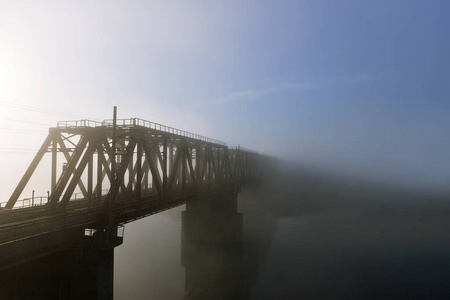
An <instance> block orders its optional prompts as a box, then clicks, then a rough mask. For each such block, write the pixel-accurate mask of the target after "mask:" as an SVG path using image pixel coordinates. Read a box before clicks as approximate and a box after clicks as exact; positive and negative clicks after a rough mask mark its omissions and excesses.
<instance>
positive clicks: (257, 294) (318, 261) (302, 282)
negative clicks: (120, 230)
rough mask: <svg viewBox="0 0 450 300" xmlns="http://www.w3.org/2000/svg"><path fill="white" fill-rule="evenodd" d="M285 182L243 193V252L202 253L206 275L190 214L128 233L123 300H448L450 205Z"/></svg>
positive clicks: (119, 274) (212, 249) (120, 287)
mask: <svg viewBox="0 0 450 300" xmlns="http://www.w3.org/2000/svg"><path fill="white" fill-rule="evenodd" d="M285 175H286V176H280V177H279V178H278V179H277V180H276V182H270V183H267V182H264V181H263V183H260V184H258V185H255V184H252V185H247V186H244V187H243V188H242V191H241V192H240V193H239V195H238V210H239V212H241V213H242V217H243V234H242V243H239V245H238V246H237V247H238V248H239V249H238V250H236V249H234V248H227V246H226V245H225V244H223V243H222V244H220V243H219V244H217V243H214V245H206V246H205V245H204V244H202V245H201V249H200V248H199V249H198V251H199V252H200V253H201V259H200V260H197V262H198V264H201V266H198V267H196V266H195V265H194V266H193V264H192V263H188V262H186V261H184V262H182V242H181V240H182V218H181V214H182V211H184V210H185V206H182V207H178V208H174V209H172V210H169V211H166V212H163V213H160V214H157V215H154V216H151V217H147V218H145V219H142V220H139V221H136V222H133V223H130V224H127V225H126V228H125V238H124V244H123V245H121V246H119V247H118V248H116V252H115V292H114V294H115V299H119V300H120V299H448V298H450V284H449V282H450V231H449V229H450V217H449V216H450V205H448V203H447V202H446V200H449V198H446V197H445V196H441V195H438V196H435V195H433V194H432V193H429V192H428V193H423V192H422V193H421V192H417V191H412V190H399V189H393V188H388V187H386V186H375V185H370V184H369V185H368V184H363V183H361V182H353V181H352V182H349V181H336V180H334V181H333V180H331V181H330V180H325V179H323V178H320V177H317V176H316V177H314V176H312V175H307V176H306V175H304V174H298V173H295V174H292V173H290V174H285ZM219 248H220V249H222V248H223V249H225V248H227V249H228V250H229V249H231V250H229V251H228V250H223V249H222V250H220V249H219ZM205 249H207V250H205ZM218 249H219V250H218ZM183 265H184V266H183ZM186 266H187V268H186ZM193 278H194V279H193ZM193 291H195V292H193Z"/></svg>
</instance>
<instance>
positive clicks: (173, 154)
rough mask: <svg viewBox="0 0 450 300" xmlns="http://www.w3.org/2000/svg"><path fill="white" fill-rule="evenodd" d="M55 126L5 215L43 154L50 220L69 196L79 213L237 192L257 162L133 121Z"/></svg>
mask: <svg viewBox="0 0 450 300" xmlns="http://www.w3.org/2000/svg"><path fill="white" fill-rule="evenodd" d="M58 124H59V126H58V127H54V128H50V130H49V134H48V136H47V138H46V139H45V141H44V143H43V144H42V146H41V148H40V149H39V151H38V153H37V154H36V157H35V158H34V159H33V161H32V163H31V164H30V166H29V167H28V169H27V171H26V172H25V174H24V176H23V178H22V180H21V181H20V182H19V184H18V186H17V187H16V189H15V190H14V192H13V194H12V195H11V197H10V199H9V201H8V203H7V204H6V208H7V209H12V208H14V207H15V205H16V202H17V200H18V199H19V197H20V195H21V193H22V192H23V190H24V188H25V186H26V185H27V183H28V181H29V180H30V178H31V177H32V175H33V172H34V171H35V169H36V168H37V166H38V165H39V163H40V162H41V161H42V158H43V156H44V155H45V153H47V152H49V153H50V154H51V156H52V159H51V166H50V168H49V169H50V172H51V174H49V178H50V179H51V187H50V190H51V192H50V195H49V199H48V203H46V204H45V205H46V206H45V210H47V211H48V213H50V214H51V213H53V212H59V213H61V212H64V211H65V210H66V208H67V207H68V203H69V202H71V201H73V200H74V199H73V195H74V193H75V192H80V193H81V194H82V195H83V199H82V200H86V201H84V202H83V203H85V204H84V205H85V206H86V207H94V208H96V209H101V208H102V207H103V208H105V210H111V209H114V206H115V205H120V207H127V206H126V204H127V203H128V202H129V203H132V204H133V208H134V209H139V208H140V206H141V205H142V203H143V202H142V199H144V198H146V197H149V196H151V197H155V199H157V201H158V203H161V204H164V203H166V204H165V205H169V203H170V202H171V201H175V200H176V201H180V199H181V198H182V197H183V195H188V194H189V195H191V196H192V194H193V193H194V194H195V193H199V194H200V193H201V192H205V191H213V190H219V189H221V188H232V187H239V185H240V184H241V183H242V182H244V181H246V180H248V179H250V178H251V177H252V176H253V175H255V174H256V172H257V168H258V162H259V159H260V158H259V154H258V153H256V152H254V151H249V150H246V149H241V148H234V149H232V148H228V147H227V146H226V144H225V143H223V142H220V141H217V140H213V139H208V138H205V137H202V136H199V135H195V134H191V133H187V132H185V131H181V130H178V129H173V128H171V127H167V126H163V125H159V124H156V123H152V122H148V121H143V120H141V119H129V120H125V121H123V120H118V121H117V126H116V127H114V126H111V123H110V121H104V122H102V123H99V122H93V121H87V120H81V121H70V122H60V123H58ZM61 167H62V168H61ZM61 169H62V170H61ZM104 189H108V190H109V191H108V193H107V194H106V195H105V194H102V191H103V190H104ZM180 195H181V196H180ZM180 197H181V198H180ZM79 200H80V199H79ZM180 203H181V202H180ZM130 205H131V204H130Z"/></svg>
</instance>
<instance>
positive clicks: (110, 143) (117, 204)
mask: <svg viewBox="0 0 450 300" xmlns="http://www.w3.org/2000/svg"><path fill="white" fill-rule="evenodd" d="M46 154H49V155H50V156H51V160H50V162H51V165H50V166H47V167H49V169H50V172H49V173H50V174H48V177H50V178H51V183H50V185H51V186H50V190H49V192H47V195H46V196H43V197H41V196H35V195H34V191H33V196H32V197H31V198H20V197H21V195H22V193H23V191H24V189H25V187H27V184H28V182H29V181H30V179H31V178H32V177H33V174H34V171H35V170H36V168H37V167H38V165H40V164H41V163H43V161H44V162H45V161H46V160H44V159H43V157H44V156H45V155H46ZM260 160H261V156H260V155H259V154H258V153H257V152H255V151H251V150H248V149H244V148H241V147H235V148H231V147H228V146H227V145H226V143H224V142H221V141H218V140H215V139H210V138H206V137H203V136H200V135H197V134H193V133H189V132H186V131H183V130H179V129H175V128H172V127H168V126H164V125H161V124H157V123H153V122H149V121H146V120H142V119H138V118H131V119H116V110H115V111H114V118H113V119H111V120H104V121H103V122H97V121H90V120H78V121H64V122H58V124H57V126H56V127H54V128H50V129H49V134H48V136H47V138H46V139H45V141H44V143H43V144H42V146H41V147H40V149H39V151H38V152H37V154H36V156H35V157H34V159H33V161H32V162H31V164H30V166H29V167H28V169H27V170H26V172H25V174H24V175H23V177H22V179H21V180H20V182H19V184H18V185H17V187H16V188H15V190H14V192H13V193H12V195H11V197H10V199H9V200H8V202H7V203H6V205H4V207H2V209H1V210H0V271H2V270H7V269H9V268H12V267H16V266H18V265H21V264H23V263H26V262H30V261H33V260H36V259H40V258H42V257H46V256H49V255H52V254H55V253H58V252H61V251H63V250H66V249H73V248H77V247H83V249H84V251H94V252H96V253H98V252H99V251H100V252H101V253H103V254H102V255H101V256H102V257H101V258H98V257H99V255H98V254H97V255H96V257H97V260H96V261H97V262H98V261H103V264H105V263H104V262H105V261H106V262H107V263H106V265H109V268H110V267H111V265H112V264H113V249H114V247H116V246H118V245H120V244H121V243H122V242H123V225H124V224H126V223H128V222H132V221H134V220H137V219H140V218H143V217H146V216H149V215H152V214H155V213H158V212H161V211H164V210H167V209H170V208H173V207H175V206H179V205H182V204H185V203H190V202H193V201H195V200H198V199H206V198H208V197H209V198H211V197H214V196H217V195H221V194H230V193H231V195H233V194H234V195H235V194H236V193H237V192H238V191H239V189H240V186H241V185H242V184H243V183H245V182H247V181H248V180H250V179H252V178H254V177H255V176H256V175H257V174H258V171H259V166H260ZM224 199H230V197H225V198H224ZM231 199H232V200H230V201H231V202H233V201H234V202H235V201H236V197H231ZM233 199H234V200H233ZM227 201H228V200H227ZM220 205H222V207H226V209H227V211H230V209H231V211H235V212H237V211H236V203H227V204H224V203H223V201H222V204H219V206H220ZM80 245H81V246H80ZM96 272H97V273H98V272H103V271H101V270H100V271H98V270H97V271H96ZM96 276H97V277H98V274H97V275H96ZM108 276H110V279H109V282H110V283H109V285H108V287H107V288H105V291H103V292H99V291H96V294H98V295H100V294H102V293H103V295H106V296H101V297H100V296H99V297H98V299H110V297H112V274H111V275H108Z"/></svg>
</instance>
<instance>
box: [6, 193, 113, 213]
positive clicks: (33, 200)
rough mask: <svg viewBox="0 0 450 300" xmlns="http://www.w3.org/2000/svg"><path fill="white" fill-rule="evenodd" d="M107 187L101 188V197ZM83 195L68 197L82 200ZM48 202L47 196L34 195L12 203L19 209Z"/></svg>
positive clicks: (77, 194) (76, 194)
mask: <svg viewBox="0 0 450 300" xmlns="http://www.w3.org/2000/svg"><path fill="white" fill-rule="evenodd" d="M108 192H109V189H103V190H102V197H104V196H105V195H106V194H108ZM83 199H84V195H83V193H81V192H78V193H74V194H72V196H71V197H70V200H83ZM47 202H48V196H35V197H29V198H23V199H19V200H17V202H16V205H14V207H13V209H19V208H28V207H35V206H40V205H45V204H47ZM5 205H6V203H5V202H0V208H1V207H5Z"/></svg>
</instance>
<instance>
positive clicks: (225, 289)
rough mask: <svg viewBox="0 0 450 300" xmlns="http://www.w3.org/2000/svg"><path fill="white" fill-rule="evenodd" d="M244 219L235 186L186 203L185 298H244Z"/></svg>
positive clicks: (183, 237) (183, 235) (184, 222)
mask: <svg viewBox="0 0 450 300" xmlns="http://www.w3.org/2000/svg"><path fill="white" fill-rule="evenodd" d="M242 222H243V216H242V214H241V213H238V212H237V191H236V190H230V191H228V192H226V193H223V194H221V195H219V196H216V197H211V198H204V199H200V200H196V201H194V202H190V203H188V204H186V211H184V212H182V242H181V264H182V265H183V266H184V267H185V269H186V282H185V290H186V298H185V299H191V300H199V299H218V300H220V299H244V298H245V297H244V292H243V291H244V289H243V286H242V285H243V282H242V280H241V279H242V278H241V277H242V276H241V272H239V270H240V265H241V258H242V253H241V252H242V230H243V227H242V224H243V223H242Z"/></svg>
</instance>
